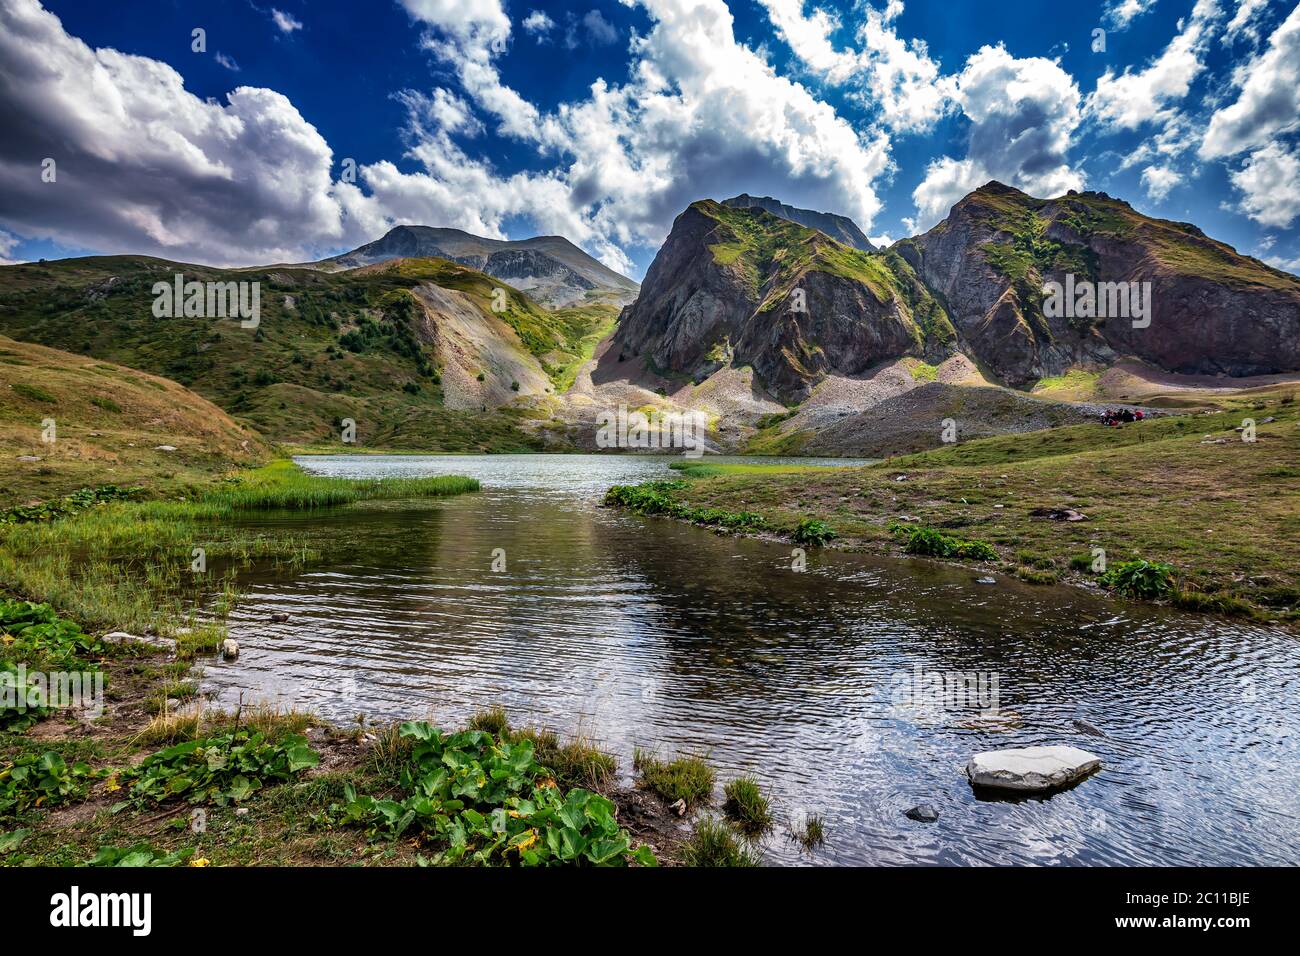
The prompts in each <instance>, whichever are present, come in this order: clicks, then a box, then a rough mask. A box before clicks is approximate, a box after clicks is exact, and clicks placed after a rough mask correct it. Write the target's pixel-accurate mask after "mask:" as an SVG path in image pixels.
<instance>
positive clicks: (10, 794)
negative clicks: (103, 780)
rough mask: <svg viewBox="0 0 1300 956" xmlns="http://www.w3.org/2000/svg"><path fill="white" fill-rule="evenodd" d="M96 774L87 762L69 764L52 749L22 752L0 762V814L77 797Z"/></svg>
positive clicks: (56, 803)
mask: <svg viewBox="0 0 1300 956" xmlns="http://www.w3.org/2000/svg"><path fill="white" fill-rule="evenodd" d="M97 776H99V774H98V773H97V772H96V771H94V770H92V769H91V768H90V765H89V764H85V763H81V762H77V763H72V764H69V763H68V762H67V761H66V760H64V759H63V756H62V755H61V754H58V753H55V752H54V751H47V752H45V753H43V754H35V753H28V754H23V755H22V756H20V757H18V758H17V759H15V760H13V761H10V762H7V763H4V764H0V818H4V817H6V816H10V815H13V814H17V813H22V812H24V811H26V810H29V809H32V808H35V807H53V806H57V805H59V804H61V803H64V802H66V801H68V800H75V799H79V798H81V797H83V796H85V793H86V784H87V783H88V782H89V781H90V780H92V779H94V778H95V777H97Z"/></svg>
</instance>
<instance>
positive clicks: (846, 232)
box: [722, 193, 876, 252]
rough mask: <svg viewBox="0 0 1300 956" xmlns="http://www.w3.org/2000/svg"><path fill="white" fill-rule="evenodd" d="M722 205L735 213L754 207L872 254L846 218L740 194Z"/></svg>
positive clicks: (860, 231) (872, 249)
mask: <svg viewBox="0 0 1300 956" xmlns="http://www.w3.org/2000/svg"><path fill="white" fill-rule="evenodd" d="M722 205H724V206H731V207H733V208H735V209H749V208H751V207H756V208H758V209H762V210H763V211H764V212H770V213H771V214H772V215H774V216H777V217H779V218H781V219H789V220H790V221H791V222H797V223H798V224H799V225H801V226H807V227H808V228H809V229H818V230H821V231H822V232H824V233H826V235H828V236H830V237H831V238H832V239H835V240H836V241H838V242H842V243H844V244H845V245H846V246H852V247H853V248H855V249H861V250H863V251H864V252H874V251H875V248H876V247H875V246H873V245H872V244H871V240H869V239H868V238H867V237H866V235H865V234H864V233H863V232H862V230H861V229H859V228H858V224H857V223H856V222H854V221H853V220H852V219H850V218H849V217H848V216H837V215H835V214H834V213H830V212H814V211H813V210H811V209H796V208H795V207H794V206H787V205H786V204H785V203H783V202H781V201H780V200H779V199H773V198H772V197H771V196H751V195H749V193H741V194H740V195H739V196H733V197H732V198H731V199H724V200H722Z"/></svg>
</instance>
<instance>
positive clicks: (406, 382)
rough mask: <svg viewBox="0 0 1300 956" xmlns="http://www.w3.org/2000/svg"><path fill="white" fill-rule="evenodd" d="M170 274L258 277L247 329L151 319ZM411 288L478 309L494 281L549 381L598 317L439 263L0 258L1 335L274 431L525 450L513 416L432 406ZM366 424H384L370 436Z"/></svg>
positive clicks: (309, 437) (423, 334)
mask: <svg viewBox="0 0 1300 956" xmlns="http://www.w3.org/2000/svg"><path fill="white" fill-rule="evenodd" d="M177 272H181V273H183V274H184V276H185V278H186V280H187V281H189V280H197V281H202V282H207V281H219V282H228V281H240V280H245V281H253V280H256V281H258V282H260V283H261V322H260V325H259V327H258V328H257V329H246V328H242V327H241V325H240V323H239V321H238V320H237V319H221V318H199V317H177V318H164V319H160V318H155V317H154V315H153V314H152V305H153V300H154V296H153V293H152V287H153V284H154V283H155V282H159V281H170V280H171V277H172V276H173V275H174V274H175V273H177ZM423 283H432V284H435V285H438V286H440V287H442V288H444V289H449V290H453V291H455V292H458V293H462V294H463V295H464V296H465V297H467V298H468V299H469V301H470V302H471V303H473V305H474V306H475V307H477V308H479V309H481V310H483V311H484V312H485V313H486V312H488V311H490V310H491V306H492V303H493V293H494V290H495V289H497V288H502V289H504V290H505V296H506V298H505V303H506V309H505V311H504V312H502V313H499V315H500V318H502V319H504V320H505V322H506V323H507V324H508V325H509V326H510V327H511V328H513V329H514V331H515V332H516V333H517V334H518V336H519V339H520V341H521V342H522V343H523V345H524V347H525V348H526V349H527V350H528V352H530V353H531V354H532V355H534V356H535V357H537V358H538V360H539V362H543V363H544V365H547V366H548V367H552V368H553V369H554V372H553V374H554V375H555V376H560V377H562V376H563V375H564V373H565V368H566V366H567V361H566V360H564V359H560V360H558V361H557V356H572V355H577V354H581V353H582V351H583V349H584V348H585V347H586V345H585V339H586V337H587V336H588V335H589V334H590V333H591V331H592V329H593V327H596V326H601V325H603V324H607V322H608V316H607V315H606V313H605V311H603V310H601V309H599V308H585V309H579V310H567V311H568V312H572V313H574V314H565V315H560V314H553V313H550V312H547V311H546V310H544V309H542V308H541V307H540V306H538V305H537V304H536V303H534V302H533V301H532V300H531V299H529V298H528V297H527V296H525V295H524V294H522V293H520V292H518V291H516V290H514V289H511V288H509V287H507V286H504V285H503V283H501V282H500V281H499V280H497V279H493V278H492V277H490V276H487V275H484V274H483V273H480V272H477V271H475V270H473V269H470V268H468V267H465V266H461V265H458V264H456V263H452V262H448V261H446V260H441V259H417V260H397V261H394V262H390V263H384V264H382V265H378V266H369V267H365V268H362V269H356V270H352V271H349V272H343V273H335V274H326V273H321V272H316V271H313V270H310V269H296V268H285V267H273V268H266V269H249V270H223V269H212V268H208V267H205V266H193V265H185V264H179V263H172V262H167V261H165V260H161V259H153V258H149V257H146V256H95V257H88V258H83V259H64V260H59V261H56V262H43V263H27V264H23V265H16V266H4V267H0V333H3V334H6V335H10V336H13V337H14V338H17V339H21V340H24V341H31V342H37V343H40V344H44V345H49V346H52V347H54V348H59V349H64V350H67V351H70V352H76V353H79V354H82V355H87V356H93V357H94V358H96V359H101V360H106V361H111V362H115V363H119V364H121V365H126V366H130V367H132V368H139V369H142V370H146V371H148V372H151V373H153V374H156V375H162V376H166V377H168V378H171V379H173V380H175V381H176V382H179V383H180V384H182V385H185V386H188V387H192V388H193V389H194V390H195V391H196V392H198V393H199V394H201V395H202V396H203V397H204V398H207V399H209V400H211V401H212V402H214V403H215V404H217V405H219V406H220V407H221V408H223V409H225V410H226V411H227V412H230V413H231V414H233V415H236V416H240V417H244V418H247V419H248V420H249V421H250V422H252V423H254V424H255V425H256V426H257V427H258V428H260V429H262V430H264V432H265V433H266V434H267V435H269V436H271V437H272V438H275V439H279V440H289V441H328V440H331V439H332V438H336V437H337V434H338V429H337V426H336V421H337V420H338V419H340V418H343V417H352V418H355V419H356V420H357V423H358V432H359V434H362V435H367V436H368V439H369V440H375V441H378V440H383V441H387V442H389V443H390V444H395V445H400V446H408V447H429V448H440V449H444V450H448V451H462V450H464V451H470V450H479V449H484V448H489V449H518V448H527V447H532V445H533V444H534V442H533V440H532V439H531V438H530V437H529V436H528V435H526V434H525V433H524V432H522V431H521V430H520V429H519V428H518V424H517V422H518V419H517V418H516V417H514V416H512V415H510V414H505V413H498V412H493V411H489V412H488V413H486V414H482V415H478V416H475V419H482V428H481V429H476V428H472V427H471V426H472V425H474V421H471V417H470V416H468V415H467V414H466V413H464V412H454V411H452V410H449V409H446V408H444V407H443V405H442V389H441V381H440V376H439V366H438V355H437V349H436V345H435V343H436V338H437V333H436V323H437V316H436V315H433V316H432V325H431V324H430V319H429V318H428V317H427V315H426V312H425V310H424V309H423V308H422V307H421V305H420V304H419V303H418V302H417V301H416V299H415V298H414V297H413V296H412V295H411V290H412V289H413V288H415V287H416V286H418V285H420V284H423ZM545 360H550V361H549V362H546V361H545ZM570 380H571V376H570ZM291 399H292V401H291ZM367 421H368V422H371V423H378V422H381V421H382V422H384V426H383V429H382V432H381V430H380V429H379V427H378V425H373V426H371V427H370V428H367V427H366V425H365V422H367ZM430 443H432V444H430Z"/></svg>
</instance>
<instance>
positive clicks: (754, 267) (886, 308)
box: [614, 200, 955, 402]
mask: <svg viewBox="0 0 1300 956" xmlns="http://www.w3.org/2000/svg"><path fill="white" fill-rule="evenodd" d="M800 299H802V300H803V301H802V302H800ZM801 305H802V306H803V307H804V308H803V310H802V311H799V308H800V306H801ZM954 339H955V334H954V331H953V328H952V326H951V324H950V323H949V322H948V319H947V316H946V314H945V313H944V310H943V308H942V306H941V305H940V304H939V303H938V302H937V301H936V300H935V299H934V297H933V296H932V295H931V294H930V293H929V291H928V290H927V289H926V288H925V286H924V285H923V284H922V283H921V282H920V281H919V279H918V278H917V276H916V274H915V272H914V271H913V269H912V267H911V266H910V265H909V264H908V263H907V262H906V261H904V260H903V259H902V258H901V257H900V256H898V255H896V254H892V253H870V252H863V251H861V250H859V249H855V248H852V247H851V246H846V245H844V244H842V243H839V242H836V241H835V240H834V239H831V238H830V237H829V236H827V235H826V234H825V233H823V232H821V231H819V230H817V229H811V228H808V227H806V226H801V225H798V224H797V223H794V222H791V221H790V220H788V219H784V218H781V217H778V216H774V215H772V214H771V213H768V212H766V211H764V210H762V209H760V208H758V207H754V206H749V207H734V206H726V205H723V204H721V203H717V202H713V201H712V200H704V201H701V202H696V203H693V204H691V206H690V207H689V208H688V209H687V210H686V211H685V212H683V213H682V214H681V215H680V216H678V217H677V219H676V221H675V222H674V223H673V228H672V231H671V233H670V234H669V236H668V239H667V241H665V243H664V245H663V247H662V248H661V249H660V250H659V253H658V254H657V255H656V256H655V259H654V262H652V263H651V265H650V269H649V270H648V271H647V273H646V278H645V282H644V283H643V284H642V286H641V294H640V295H639V296H638V297H637V300H636V302H634V303H633V304H632V305H630V306H628V307H627V308H626V309H624V310H623V314H622V317H621V319H620V322H619V327H618V331H617V332H616V333H615V337H614V343H615V345H617V346H618V348H619V349H620V351H621V352H622V353H623V354H624V355H625V356H629V355H631V356H642V359H643V361H644V362H645V363H646V365H647V367H651V368H653V369H655V370H656V371H658V372H660V373H661V374H667V375H670V376H671V375H674V374H675V375H679V376H687V377H690V378H692V379H694V380H696V381H702V380H703V379H705V378H707V377H709V376H710V375H712V374H713V373H714V372H716V371H717V370H719V369H720V368H722V367H723V366H724V365H734V366H744V365H748V366H752V368H753V369H754V372H755V375H756V377H757V379H758V381H759V383H760V384H761V385H762V386H764V387H765V388H766V389H767V390H768V391H769V392H771V393H772V394H773V395H775V396H776V397H777V398H778V399H780V400H781V401H783V402H793V401H801V400H802V399H804V398H806V397H807V395H808V393H809V392H810V390H811V388H812V387H813V385H815V384H816V383H817V382H818V381H819V380H820V379H821V378H823V377H825V376H826V375H828V374H841V375H855V374H859V373H861V372H864V371H866V370H867V369H868V368H870V367H871V366H873V365H875V364H877V363H879V362H882V361H884V360H886V359H891V358H896V357H898V356H902V355H914V356H918V357H919V356H927V355H929V356H937V357H939V358H942V357H944V356H946V355H947V354H949V353H950V352H951V350H952V348H953V347H954V341H953V340H954Z"/></svg>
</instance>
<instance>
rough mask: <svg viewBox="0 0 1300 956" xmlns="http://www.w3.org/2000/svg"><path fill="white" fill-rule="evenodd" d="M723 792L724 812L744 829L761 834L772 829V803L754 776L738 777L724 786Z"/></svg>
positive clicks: (747, 831)
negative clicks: (764, 794)
mask: <svg viewBox="0 0 1300 956" xmlns="http://www.w3.org/2000/svg"><path fill="white" fill-rule="evenodd" d="M722 792H723V794H724V795H725V797H726V800H725V801H724V802H723V804H722V812H723V813H725V814H726V815H727V816H728V817H729V818H730V819H731V820H733V821H734V822H735V824H736V826H738V827H740V829H741V830H742V831H744V832H745V833H748V834H759V833H765V832H767V831H768V830H770V829H772V808H771V805H770V804H769V803H768V800H767V797H765V796H763V791H762V789H761V788H760V787H759V785H758V781H757V780H755V779H754V778H753V777H737V778H736V779H735V780H732V781H731V782H730V783H728V784H727V785H726V786H724V787H723V788H722Z"/></svg>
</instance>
